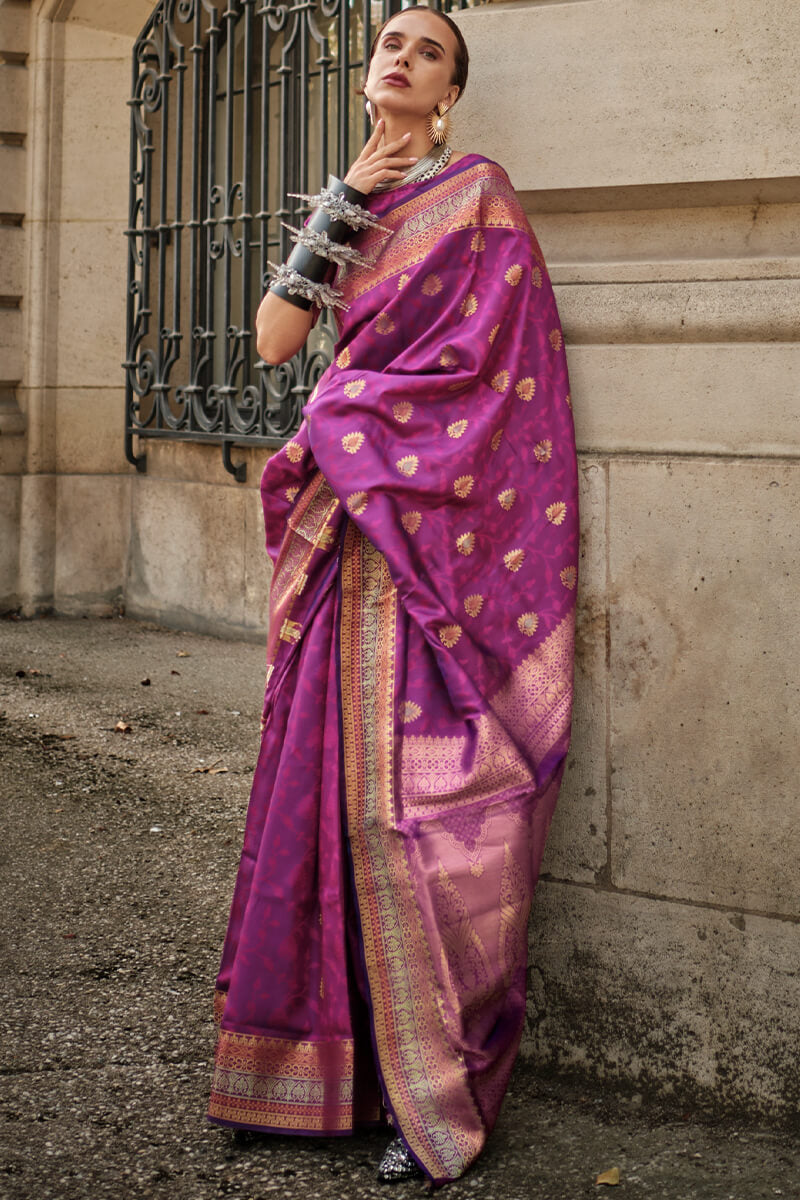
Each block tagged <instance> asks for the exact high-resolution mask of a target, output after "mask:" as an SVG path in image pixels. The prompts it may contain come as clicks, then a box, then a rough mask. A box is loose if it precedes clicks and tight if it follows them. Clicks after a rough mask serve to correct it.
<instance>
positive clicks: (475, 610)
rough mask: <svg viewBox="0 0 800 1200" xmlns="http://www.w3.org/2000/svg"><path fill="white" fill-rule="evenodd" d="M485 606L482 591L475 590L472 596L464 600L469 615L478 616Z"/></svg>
mask: <svg viewBox="0 0 800 1200" xmlns="http://www.w3.org/2000/svg"><path fill="white" fill-rule="evenodd" d="M482 608H483V596H482V595H481V594H480V592H473V594H472V595H471V596H467V598H466V600H465V601H464V609H465V610H466V614H467V616H468V617H477V616H479V615H480V611H481V609H482Z"/></svg>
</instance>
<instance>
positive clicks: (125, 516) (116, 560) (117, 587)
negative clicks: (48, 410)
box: [55, 475, 131, 614]
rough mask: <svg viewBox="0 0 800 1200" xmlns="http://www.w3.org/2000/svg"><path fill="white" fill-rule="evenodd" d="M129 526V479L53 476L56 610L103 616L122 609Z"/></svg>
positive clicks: (102, 476) (106, 476)
mask: <svg viewBox="0 0 800 1200" xmlns="http://www.w3.org/2000/svg"><path fill="white" fill-rule="evenodd" d="M130 523H131V514H130V480H129V479H123V478H120V477H115V476H113V475H99V476H89V475H60V476H58V480H57V487H56V547H55V550H56V558H55V607H56V611H58V612H62V613H68V614H69V613H91V614H105V613H108V612H112V611H114V609H115V608H119V607H120V606H121V604H122V594H123V588H124V584H125V568H126V564H127V558H128V543H129V540H130Z"/></svg>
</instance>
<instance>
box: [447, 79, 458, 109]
mask: <svg viewBox="0 0 800 1200" xmlns="http://www.w3.org/2000/svg"><path fill="white" fill-rule="evenodd" d="M460 95H461V88H460V87H459V86H458V84H457V83H453V84H451V85H450V87H449V88H448V89H447V94H446V96H445V97H444V103H445V104H446V105H447V107H448V109H451V108H452V107H453V105H454V104H455V102H456V100H457V99H458V97H459V96H460Z"/></svg>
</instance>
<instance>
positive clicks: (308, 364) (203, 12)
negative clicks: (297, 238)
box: [124, 0, 474, 479]
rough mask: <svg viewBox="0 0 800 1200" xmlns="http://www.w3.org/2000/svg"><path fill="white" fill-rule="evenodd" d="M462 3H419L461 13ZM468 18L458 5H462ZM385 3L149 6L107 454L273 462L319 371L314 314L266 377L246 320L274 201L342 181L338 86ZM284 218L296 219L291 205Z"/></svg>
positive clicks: (272, 226)
mask: <svg viewBox="0 0 800 1200" xmlns="http://www.w3.org/2000/svg"><path fill="white" fill-rule="evenodd" d="M469 2H470V0H453V2H447V0H446V2H445V3H444V4H442V3H431V5H430V6H431V7H436V8H445V9H448V10H450V9H453V8H464V7H467V4H468V3H469ZM472 2H474V0H472ZM401 7H403V5H402V4H401V3H398V2H397V0H361V2H356V0H283V2H280V0H227V2H226V0H220V2H219V3H214V2H213V0H161V3H159V4H158V5H157V7H156V8H155V10H154V12H153V15H152V16H151V18H150V20H149V21H148V22H147V25H146V26H145V27H144V29H143V30H142V32H141V34H140V35H139V37H138V38H137V40H136V43H135V45H134V49H133V86H132V92H131V99H130V101H129V104H130V108H131V150H130V216H129V227H128V230H127V236H128V305H127V342H126V346H127V354H126V361H125V363H124V366H125V371H126V417H125V448H126V454H127V457H128V459H129V460H130V461H131V462H132V463H134V464H135V465H136V466H137V468H138V469H139V470H144V469H145V467H146V455H145V453H144V452H143V450H142V448H141V446H142V443H141V440H139V439H143V438H153V437H160V438H173V439H182V440H189V441H209V442H217V443H220V444H221V446H222V453H223V460H224V463H225V466H226V468H227V469H228V470H229V471H231V472H232V473H233V474H234V475H235V476H236V478H237V479H244V466H243V465H242V464H240V465H239V466H235V465H234V464H233V462H232V459H231V449H232V447H233V445H234V444H240V445H242V444H248V443H249V444H257V445H264V446H275V445H280V444H281V443H283V442H284V441H285V440H286V439H287V438H288V437H290V436H291V435H292V433H293V432H294V431H295V430H296V428H297V426H298V424H299V422H300V411H301V409H302V407H303V405H304V403H305V401H306V398H307V396H308V395H309V393H310V392H311V390H312V389H313V387H314V384H315V383H316V381H317V379H318V378H319V376H320V375H321V374H322V372H323V371H324V369H325V367H326V366H327V365H328V363H329V361H330V355H331V350H332V347H333V342H334V339H335V328H334V326H333V323H332V319H331V316H330V314H329V313H323V315H322V317H321V319H320V320H319V322H318V323H317V325H316V327H315V329H314V331H313V333H312V335H311V337H310V338H309V340H308V342H307V343H306V346H305V347H304V348H303V350H302V351H301V352H300V353H299V354H298V355H296V356H295V358H293V359H292V360H291V362H288V363H284V364H282V365H280V366H276V367H272V366H269V365H268V364H266V363H264V362H262V361H261V360H260V359H259V358H258V356H257V353H256V349H255V344H254V340H255V339H254V332H253V322H254V319H255V313H256V309H257V307H258V303H259V300H260V298H261V296H262V294H263V292H264V290H265V286H266V275H265V272H266V262H267V260H268V259H272V260H273V261H278V262H280V261H281V260H282V259H283V258H284V257H285V255H286V253H287V250H288V242H287V236H288V235H287V233H286V231H285V230H284V229H283V228H282V226H281V222H283V221H287V222H290V223H292V224H297V223H298V221H299V222H300V223H302V220H303V218H304V216H305V214H306V212H307V210H304V209H303V208H302V207H301V206H299V205H300V204H301V202H299V201H287V199H286V196H287V193H288V192H314V191H316V190H317V188H318V186H319V184H320V183H322V182H324V181H325V179H326V178H327V175H328V172H329V171H333V172H334V173H335V174H338V175H339V176H342V175H343V174H344V173H345V172H346V170H347V169H348V167H349V165H350V162H351V161H352V158H353V157H355V154H356V152H357V149H358V147H360V146H361V145H362V144H363V141H364V138H365V137H366V136H367V132H368V127H367V124H366V116H365V115H364V110H363V102H362V101H361V100H360V97H358V96H357V95H356V88H357V87H358V86H359V84H360V82H361V80H362V78H363V70H364V63H365V61H366V60H367V57H368V53H369V45H370V40H371V37H372V35H373V34H374V31H375V29H376V27H377V26H378V24H379V23H380V22H381V21H382V20H384V19H385V17H387V16H389V15H390V14H391V13H392V12H395V11H398V10H399V9H400V8H401ZM295 204H297V205H298V207H294V205H295Z"/></svg>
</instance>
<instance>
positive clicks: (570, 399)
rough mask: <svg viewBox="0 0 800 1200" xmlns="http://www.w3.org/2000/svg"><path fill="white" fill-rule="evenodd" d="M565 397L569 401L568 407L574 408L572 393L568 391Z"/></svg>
mask: <svg viewBox="0 0 800 1200" xmlns="http://www.w3.org/2000/svg"><path fill="white" fill-rule="evenodd" d="M564 399H565V400H566V402H567V408H572V396H571V395H570V393H569V392H567V394H566V396H565V397H564Z"/></svg>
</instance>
